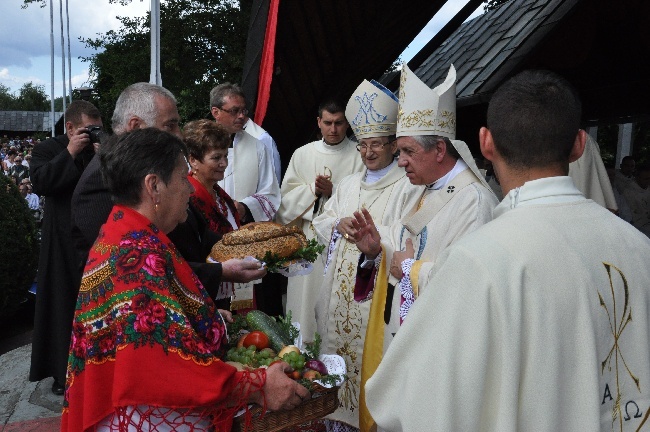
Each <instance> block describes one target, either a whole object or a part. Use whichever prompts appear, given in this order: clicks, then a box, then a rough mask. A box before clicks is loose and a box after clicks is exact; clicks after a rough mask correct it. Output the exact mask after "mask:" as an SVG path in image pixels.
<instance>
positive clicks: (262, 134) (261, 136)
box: [244, 116, 282, 184]
mask: <svg viewBox="0 0 650 432" xmlns="http://www.w3.org/2000/svg"><path fill="white" fill-rule="evenodd" d="M246 118H247V120H246V122H245V123H244V130H245V131H246V132H248V134H249V135H252V136H253V138H257V139H258V140H260V141H261V142H262V144H264V147H266V149H267V150H268V151H269V154H270V155H271V162H272V163H273V172H274V173H275V179H276V180H277V181H278V184H280V183H281V182H282V165H281V163H280V152H279V151H278V146H277V145H276V144H275V140H274V139H273V137H272V136H271V135H270V134H269V133H268V132H267V131H266V130H265V129H264V128H263V127H262V126H260V125H258V124H257V123H255V122H254V121H253V120H252V119H251V118H249V117H248V116H246Z"/></svg>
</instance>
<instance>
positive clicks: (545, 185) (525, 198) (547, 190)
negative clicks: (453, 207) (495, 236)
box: [492, 176, 586, 218]
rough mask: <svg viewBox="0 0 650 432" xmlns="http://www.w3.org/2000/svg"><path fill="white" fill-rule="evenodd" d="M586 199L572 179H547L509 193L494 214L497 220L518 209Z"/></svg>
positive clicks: (526, 184)
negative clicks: (509, 211)
mask: <svg viewBox="0 0 650 432" xmlns="http://www.w3.org/2000/svg"><path fill="white" fill-rule="evenodd" d="M585 199H586V198H585V197H584V195H582V192H580V191H579V190H578V188H576V187H575V185H574V184H573V180H572V179H571V177H569V176H557V177H545V178H541V179H537V180H531V181H527V182H526V183H524V184H523V185H522V186H519V187H517V188H515V189H513V190H511V191H510V192H508V195H506V196H505V197H503V200H502V201H501V202H500V203H499V205H497V206H496V208H495V209H494V211H493V213H492V214H493V215H494V217H495V218H496V217H498V216H500V215H502V214H504V213H506V212H507V211H508V210H511V209H514V208H517V207H528V206H534V205H541V204H558V203H569V202H576V201H581V200H585Z"/></svg>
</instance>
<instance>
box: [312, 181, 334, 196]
mask: <svg viewBox="0 0 650 432" xmlns="http://www.w3.org/2000/svg"><path fill="white" fill-rule="evenodd" d="M330 178H331V176H329V175H317V176H316V180H315V182H314V183H315V186H316V195H317V196H324V197H326V198H329V197H331V196H332V188H333V187H334V185H333V184H332V181H331V180H330Z"/></svg>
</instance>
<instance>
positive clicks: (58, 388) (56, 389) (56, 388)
mask: <svg viewBox="0 0 650 432" xmlns="http://www.w3.org/2000/svg"><path fill="white" fill-rule="evenodd" d="M64 391H65V386H64V385H63V384H60V383H59V382H58V381H57V380H56V379H55V380H54V382H53V383H52V393H54V394H55V395H57V396H62V395H63V392H64Z"/></svg>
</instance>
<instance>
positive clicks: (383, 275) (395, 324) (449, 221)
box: [353, 65, 498, 431]
mask: <svg viewBox="0 0 650 432" xmlns="http://www.w3.org/2000/svg"><path fill="white" fill-rule="evenodd" d="M398 113H399V114H398V119H397V146H398V148H399V150H400V156H399V165H400V166H401V167H403V168H404V169H405V170H406V176H407V177H408V178H409V180H410V182H411V183H412V184H414V185H424V186H425V188H424V190H423V193H422V195H421V196H420V199H419V200H418V202H417V204H416V205H414V206H412V207H410V208H409V209H407V213H406V214H405V215H403V216H402V218H401V220H399V221H397V222H395V223H393V224H392V225H391V226H390V227H388V228H387V229H383V228H382V227H381V226H379V227H377V228H378V229H376V227H375V224H376V223H378V222H375V221H374V220H373V218H372V217H371V215H370V213H369V212H367V211H366V210H363V209H362V213H363V214H360V213H359V212H356V213H355V216H356V219H355V220H354V222H353V223H355V228H356V229H358V230H359V231H358V232H357V233H355V241H356V242H357V247H358V248H359V250H360V251H362V252H363V253H364V261H363V262H362V263H361V267H362V268H364V267H370V269H369V270H366V272H371V273H370V274H367V273H366V272H364V271H363V270H360V271H359V272H358V276H357V282H359V281H364V283H359V284H358V285H359V286H358V287H357V288H358V289H355V291H356V292H355V299H357V300H363V299H364V298H366V299H367V298H370V297H372V305H371V306H370V316H369V321H368V326H367V332H366V339H365V342H364V352H363V360H362V370H361V382H362V389H361V397H360V414H359V415H360V429H361V430H362V431H368V430H372V428H373V420H372V418H371V416H370V414H369V413H368V411H367V408H366V406H365V402H364V401H365V397H364V390H363V383H365V382H366V381H367V380H368V378H370V377H371V376H372V374H373V373H374V371H375V370H376V368H377V366H378V365H379V362H380V361H381V358H382V354H383V352H385V351H386V349H388V346H389V345H390V343H391V342H392V339H393V337H394V335H395V334H396V333H397V332H398V329H399V327H400V325H401V322H402V321H403V320H404V319H405V318H406V315H407V313H408V310H409V308H410V307H411V305H412V304H413V303H414V302H415V301H416V298H417V296H418V295H419V294H420V291H421V289H420V287H422V286H426V283H427V281H428V279H429V278H430V274H431V273H430V269H431V267H432V266H433V265H434V263H435V261H436V259H437V257H438V256H439V254H440V253H441V252H442V251H443V250H444V249H445V248H446V247H447V246H449V245H450V244H452V243H453V242H455V241H456V240H458V239H459V238H461V237H462V236H463V235H465V234H467V233H468V232H471V231H474V230H475V229H477V228H478V227H480V226H481V225H483V224H485V223H486V222H488V221H490V220H491V219H492V210H493V209H494V207H495V206H496V204H497V202H498V201H497V198H496V197H495V196H494V193H493V192H492V190H491V189H490V187H489V186H488V184H487V183H486V182H485V179H484V177H483V175H482V174H481V173H480V171H479V170H478V167H477V166H476V162H475V161H474V158H473V157H472V154H471V153H470V151H469V149H468V148H467V145H466V144H465V143H464V142H462V141H458V140H455V139H454V138H455V134H456V71H455V69H454V67H453V66H450V68H449V73H448V75H447V78H446V79H445V81H444V82H443V83H442V84H440V85H439V86H437V87H435V88H434V89H430V88H429V87H428V86H427V85H426V84H424V83H423V82H422V81H421V80H420V79H419V78H418V77H417V76H416V75H415V74H414V73H413V72H412V71H411V70H410V69H409V68H408V66H406V65H404V66H403V68H402V72H401V79H400V90H399V111H398ZM380 252H381V254H380ZM380 256H381V259H379V257H380ZM375 264H377V265H378V266H379V269H376V268H375V267H376V265H375ZM375 273H376V279H375V278H374V274H375Z"/></svg>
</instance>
